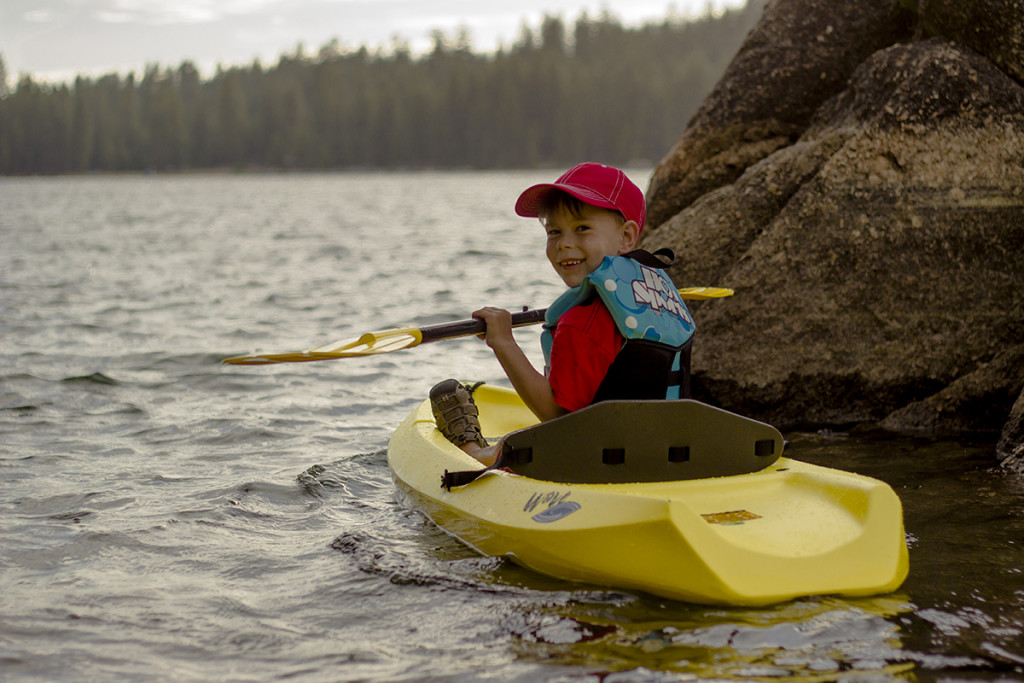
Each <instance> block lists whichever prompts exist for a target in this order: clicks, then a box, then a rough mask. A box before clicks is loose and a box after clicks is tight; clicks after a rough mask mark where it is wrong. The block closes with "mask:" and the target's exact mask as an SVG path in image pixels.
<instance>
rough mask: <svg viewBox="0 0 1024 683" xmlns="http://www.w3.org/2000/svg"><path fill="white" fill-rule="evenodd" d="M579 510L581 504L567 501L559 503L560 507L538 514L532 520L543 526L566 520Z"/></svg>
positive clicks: (556, 506)
mask: <svg viewBox="0 0 1024 683" xmlns="http://www.w3.org/2000/svg"><path fill="white" fill-rule="evenodd" d="M579 509H580V504H579V503H576V502H574V501H571V500H567V501H565V502H564V503H559V504H558V505H554V506H552V507H549V508H548V509H547V510H545V511H544V512H538V513H537V514H535V515H534V516H533V517H531V518H530V519H532V520H533V521H535V522H540V523H541V524H547V523H549V522H557V521H558V520H560V519H565V518H566V517H568V516H569V515H571V514H572V513H574V512H576V511H577V510H579Z"/></svg>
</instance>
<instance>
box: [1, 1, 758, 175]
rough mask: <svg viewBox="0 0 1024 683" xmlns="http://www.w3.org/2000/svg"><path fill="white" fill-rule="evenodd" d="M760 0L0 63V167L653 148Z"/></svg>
mask: <svg viewBox="0 0 1024 683" xmlns="http://www.w3.org/2000/svg"><path fill="white" fill-rule="evenodd" d="M762 8H763V0H750V1H749V2H748V4H747V5H746V6H745V7H743V8H739V9H733V10H729V11H726V12H724V13H722V14H719V15H712V14H710V13H706V14H705V15H704V16H702V17H700V18H697V19H685V20H684V19H682V18H679V17H677V16H674V15H673V14H671V13H670V14H669V15H667V16H666V18H665V19H664V20H663V21H659V22H653V23H648V24H645V25H643V26H639V27H626V26H623V25H622V24H621V22H620V21H618V20H617V19H616V18H614V17H612V16H610V15H608V14H604V15H602V16H600V17H597V18H591V17H588V16H587V15H586V14H582V15H581V16H580V17H579V18H577V19H576V20H575V21H574V22H572V23H571V24H567V23H566V22H564V21H563V20H562V18H561V17H556V16H547V17H545V18H544V20H543V21H542V23H541V24H540V26H538V27H529V26H527V25H525V24H524V26H523V29H522V34H521V35H520V37H519V39H518V40H517V41H516V43H515V44H514V45H512V46H509V47H503V48H501V49H499V50H497V51H496V52H493V53H488V54H478V53H476V52H474V51H473V49H472V47H471V43H472V41H471V38H470V36H468V35H467V34H466V32H464V31H463V32H459V33H458V34H457V35H456V36H454V37H449V36H446V35H444V34H443V33H442V32H440V31H435V32H434V34H433V35H432V41H433V48H432V50H430V51H427V52H425V53H424V54H422V55H416V56H414V55H413V54H411V51H410V50H409V48H408V46H407V44H403V43H401V42H400V41H397V40H396V43H395V45H393V46H391V47H390V48H389V49H386V50H385V49H381V48H378V49H376V50H373V51H371V50H370V49H368V48H366V47H361V48H358V49H351V50H346V49H342V48H341V46H339V44H338V42H337V41H332V42H330V43H328V44H326V45H324V46H323V47H321V48H320V49H319V51H318V52H317V53H316V54H315V55H307V54H305V53H304V51H303V50H302V48H301V47H299V48H297V49H296V50H295V51H294V53H292V54H287V55H282V56H281V57H280V59H279V61H278V63H277V64H276V65H274V66H272V67H266V66H263V65H261V64H260V63H259V62H258V61H257V62H254V63H252V64H250V65H247V66H232V67H223V66H222V67H218V69H217V71H216V73H215V74H213V75H211V76H210V77H209V78H207V79H204V78H203V77H202V76H201V75H200V72H199V71H198V69H197V68H196V67H195V65H194V64H193V63H192V62H188V61H186V62H183V63H182V64H181V65H180V66H178V67H177V68H169V67H166V68H165V67H161V66H158V65H150V66H148V67H147V68H146V70H145V72H144V74H143V75H142V77H141V78H139V77H137V76H136V75H135V74H134V73H128V74H126V75H119V74H116V73H112V74H108V75H103V76H100V77H96V78H90V77H84V76H79V77H78V78H76V79H75V80H74V82H73V83H63V84H48V83H42V82H37V81H35V80H33V79H32V77H31V76H30V75H22V76H21V77H20V78H19V79H18V81H17V83H16V84H15V85H14V86H13V87H9V86H8V85H7V84H6V82H5V81H6V78H4V79H2V80H0V174H3V175H31V174H63V173H87V172H137V171H189V170H207V169H211V170H212V169H216V170H224V169H227V170H293V169H302V170H321V169H322V170H327V169H332V170H333V169H394V168H403V169H417V168H470V169H486V168H531V167H540V166H557V165H565V164H570V163H575V162H577V161H580V160H585V159H592V160H600V161H605V162H607V163H614V164H631V163H647V164H650V163H654V162H656V161H657V160H658V159H660V158H661V157H662V156H663V155H664V154H665V153H667V152H668V150H669V149H670V148H671V146H672V144H673V142H674V141H675V140H676V139H677V138H678V137H679V135H680V133H682V131H683V129H684V128H685V126H686V124H687V122H688V120H689V119H690V117H691V116H692V115H693V113H694V112H695V111H696V109H697V107H698V106H699V105H700V102H701V101H702V99H703V98H704V96H705V95H706V94H707V93H708V92H709V91H710V89H711V88H712V87H713V86H714V84H715V82H716V81H717V80H718V79H719V77H720V76H721V75H722V73H723V72H724V70H725V68H726V66H727V65H728V63H729V61H730V60H731V59H732V57H733V55H734V54H735V52H736V50H737V49H738V48H739V46H740V43H741V42H742V41H743V38H744V37H745V36H746V34H747V32H748V31H749V30H750V28H752V27H753V25H754V24H755V23H756V21H757V19H758V18H759V17H760V14H761V10H762ZM2 71H3V69H2V60H0V74H2Z"/></svg>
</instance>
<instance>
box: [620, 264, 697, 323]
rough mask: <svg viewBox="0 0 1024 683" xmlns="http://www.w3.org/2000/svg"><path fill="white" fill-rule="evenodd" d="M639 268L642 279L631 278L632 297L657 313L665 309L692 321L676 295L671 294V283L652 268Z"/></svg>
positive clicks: (687, 320) (672, 291) (689, 321)
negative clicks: (642, 275)
mask: <svg viewBox="0 0 1024 683" xmlns="http://www.w3.org/2000/svg"><path fill="white" fill-rule="evenodd" d="M640 270H641V272H642V273H643V274H644V279H643V280H633V299H634V300H635V301H636V302H637V303H638V304H647V305H648V306H650V307H651V308H652V309H653V310H654V311H656V312H658V313H660V312H661V311H663V310H665V311H668V312H669V313H672V314H673V315H675V316H677V317H679V318H682V319H683V320H685V321H686V322H687V323H692V321H691V320H690V316H689V314H688V313H687V311H686V307H685V306H683V304H682V302H680V301H679V299H678V297H677V296H672V295H673V294H674V293H675V292H674V290H673V289H672V284H671V283H670V282H669V281H668V280H667V279H666V278H663V277H661V275H660V274H659V273H658V271H656V270H654V269H653V268H648V267H646V266H640Z"/></svg>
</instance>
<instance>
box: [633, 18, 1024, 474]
mask: <svg viewBox="0 0 1024 683" xmlns="http://www.w3.org/2000/svg"><path fill="white" fill-rule="evenodd" d="M910 4H911V3H910V2H909V0H904V2H903V3H900V2H896V0H892V1H891V2H882V1H879V0H871V1H870V2H863V3H854V4H849V3H844V2H839V0H776V2H774V3H770V4H769V5H768V6H767V8H766V10H765V14H764V17H763V18H762V21H761V23H760V24H759V25H758V26H757V27H756V28H755V29H754V31H753V32H752V33H751V35H750V36H748V38H747V41H746V42H745V43H744V45H743V47H742V48H741V49H740V52H739V53H738V54H737V56H736V58H735V60H734V62H733V64H732V65H731V66H730V68H729V70H728V71H727V72H726V75H725V76H724V77H723V80H722V82H721V83H719V85H718V86H717V87H716V89H715V90H714V91H713V92H712V93H711V95H709V97H708V99H707V100H706V101H705V103H704V105H703V107H702V108H701V110H700V111H699V112H698V113H697V114H696V115H695V117H694V119H693V120H692V121H691V123H690V126H689V127H688V128H687V130H686V131H685V132H684V133H683V136H682V137H681V138H680V141H679V142H678V143H677V145H676V146H675V147H674V148H673V150H672V151H671V153H670V154H669V155H668V156H667V157H666V158H665V159H664V160H663V161H662V162H661V164H660V165H659V168H658V169H657V171H656V172H655V175H654V177H653V179H652V181H651V187H650V189H649V191H648V200H649V202H650V206H651V208H650V214H649V215H650V216H651V223H650V226H649V229H648V231H645V232H647V233H648V234H647V237H646V238H645V246H646V247H648V248H656V247H662V246H668V247H671V248H672V249H673V250H675V252H676V255H677V261H676V265H675V266H673V275H674V276H675V277H676V279H677V281H679V282H687V283H702V284H703V283H710V284H712V285H718V286H729V287H733V288H734V289H736V296H735V297H732V298H730V299H722V300H716V301H709V302H706V303H704V304H701V306H700V307H699V308H698V310H697V318H698V325H699V329H700V335H699V339H698V341H697V343H696V345H695V347H694V359H693V369H694V378H695V381H696V385H697V390H698V392H700V393H701V394H702V396H703V397H704V398H706V399H707V400H710V401H712V402H714V403H717V404H720V405H723V406H725V407H728V408H731V409H734V410H739V411H741V412H746V413H748V414H753V415H757V416H760V417H761V418H763V419H767V420H769V421H771V422H773V423H775V424H776V425H777V426H781V427H785V428H792V427H797V426H821V425H852V424H857V423H865V422H870V423H876V424H880V425H881V426H883V427H886V428H888V429H892V430H897V431H911V432H917V433H927V434H935V435H940V434H941V435H965V434H992V435H997V434H999V433H1000V431H1001V430H1003V427H1004V425H1006V426H1007V428H1008V429H1009V426H1010V425H1009V423H1008V422H1007V420H1008V417H1009V415H1010V411H1011V408H1012V407H1013V406H1014V402H1015V401H1017V404H1018V406H1019V408H1018V409H1015V410H1016V411H1017V412H1018V413H1019V412H1020V411H1021V410H1024V407H1020V404H1021V401H1019V400H1018V396H1020V395H1021V391H1022V388H1024V86H1022V82H1021V81H1022V80H1024V66H1022V65H1024V40H1022V38H1021V27H1022V25H1024V16H1022V14H1024V9H1022V3H1020V1H1019V0H1016V1H1015V2H1009V0H1004V1H1003V2H997V1H996V0H988V1H986V0H980V1H978V2H971V1H967V2H964V1H962V0H959V1H958V2H953V0H948V1H947V0H942V1H937V0H929V2H928V3H927V4H926V7H927V13H926V14H925V15H924V16H918V15H916V14H915V13H914V12H913V11H911V10H910V9H908V8H907V7H906V5H910ZM922 4H924V3H922ZM985 8H987V11H988V12H989V14H988V15H986V16H987V17H989V19H991V21H990V22H989V23H988V24H986V23H985V22H981V23H979V22H978V21H974V18H976V17H977V16H979V12H984V11H986V10H985ZM997 20H998V21H1001V22H1003V25H1004V26H1005V27H1006V29H1005V31H1004V32H1003V33H999V30H998V29H999V26H997V25H993V24H992V22H993V21H997ZM972 22H974V23H972ZM879 26H881V27H883V28H882V29H881V30H879V28H878V27H879ZM947 33H948V34H949V35H945V34H947ZM989 33H991V34H992V35H996V34H998V35H999V36H1001V38H1000V39H999V40H995V39H990V38H988V37H986V36H988V35H989ZM1005 34H1009V35H1010V37H1008V38H1007V37H1005ZM979 46H980V47H984V48H987V49H988V50H989V52H990V54H985V53H983V52H979V51H978V47H979ZM1020 431H1021V430H1018V435H1017V436H1016V437H1014V436H1012V435H1011V436H1007V435H1006V434H1004V441H1005V442H1006V444H1005V445H1004V444H1002V443H1001V446H1000V453H1001V454H1006V457H1022V458H1024V456H1020V454H1019V453H1020V450H1021V449H1020V448H1017V446H1019V445H1020V444H1021V443H1022V436H1021V435H1020V433H1019V432H1020ZM1015 448H1016V451H1015V450H1014V449H1015ZM1014 452H1016V453H1017V454H1018V455H1016V456H1011V455H1010V454H1012V453H1014Z"/></svg>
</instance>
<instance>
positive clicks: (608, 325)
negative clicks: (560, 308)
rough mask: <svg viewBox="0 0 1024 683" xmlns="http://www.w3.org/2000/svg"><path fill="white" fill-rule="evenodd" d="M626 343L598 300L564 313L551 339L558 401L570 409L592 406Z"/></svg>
mask: <svg viewBox="0 0 1024 683" xmlns="http://www.w3.org/2000/svg"><path fill="white" fill-rule="evenodd" d="M623 342H624V340H623V337H622V334H621V333H620V332H619V330H618V328H616V327H615V321H614V320H613V319H612V316H611V313H609V312H608V309H607V308H605V305H604V304H603V303H601V301H600V300H599V299H595V300H594V301H591V302H590V303H587V304H584V305H581V306H573V307H572V308H570V309H569V310H568V311H566V312H565V313H564V314H562V316H561V317H560V318H559V319H558V325H557V326H556V327H555V332H554V335H553V338H552V342H551V360H550V363H551V367H550V368H549V370H548V381H549V382H550V383H551V390H552V392H553V393H554V396H555V403H557V404H558V405H560V406H562V407H563V408H565V409H566V410H568V411H570V412H571V411H574V410H579V409H580V408H584V407H586V406H588V405H590V403H591V402H592V401H593V400H594V396H595V395H596V394H597V389H598V387H600V386H601V382H602V381H604V377H605V375H607V374H608V368H609V367H611V364H612V361H613V360H615V356H617V355H618V353H619V350H621V349H622V344H623Z"/></svg>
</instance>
